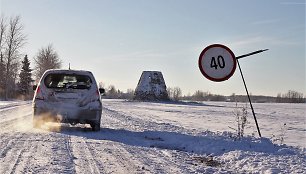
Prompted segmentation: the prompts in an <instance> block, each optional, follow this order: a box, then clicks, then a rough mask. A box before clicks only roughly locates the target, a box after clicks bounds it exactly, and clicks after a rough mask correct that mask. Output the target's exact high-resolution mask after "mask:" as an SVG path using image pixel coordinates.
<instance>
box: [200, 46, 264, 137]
mask: <svg viewBox="0 0 306 174" xmlns="http://www.w3.org/2000/svg"><path fill="white" fill-rule="evenodd" d="M267 50H268V49H265V50H258V51H254V52H252V53H248V54H244V55H241V56H238V57H235V55H234V53H233V52H232V51H231V50H230V49H229V48H228V47H226V46H224V45H221V44H213V45H210V46H208V47H206V48H205V49H204V50H203V51H202V52H201V54H200V57H199V62H198V64H199V68H200V71H201V73H202V74H203V75H204V76H205V77H206V78H207V79H209V80H212V81H214V82H222V81H224V80H228V79H229V78H230V77H231V76H232V75H233V74H234V72H235V70H236V64H238V68H239V71H240V74H241V77H242V81H243V84H244V88H245V90H246V93H247V95H248V99H249V102H250V106H251V109H252V113H253V116H254V120H255V123H256V127H257V131H258V134H259V137H261V133H260V129H259V126H258V123H257V119H256V116H255V112H254V108H253V105H252V102H251V98H250V95H249V91H248V89H247V86H246V83H245V80H244V77H243V74H242V71H241V67H240V64H239V61H238V59H240V58H244V57H247V56H251V55H254V54H258V53H261V52H264V51H267Z"/></svg>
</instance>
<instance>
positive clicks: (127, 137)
mask: <svg viewBox="0 0 306 174" xmlns="http://www.w3.org/2000/svg"><path fill="white" fill-rule="evenodd" d="M51 130H52V128H51ZM54 132H58V133H62V134H66V135H71V136H78V137H83V138H86V139H88V140H101V141H112V142H118V143H122V144H125V145H129V146H135V147H146V148H158V149H169V150H177V151H184V152H189V153H195V154H199V155H204V154H205V155H222V154H224V153H227V152H230V151H236V150H237V151H247V152H261V153H267V154H274V155H286V154H287V155H288V154H289V155H294V154H297V153H298V152H297V150H298V149H296V148H294V147H290V146H286V145H281V146H280V145H276V144H273V143H272V142H271V141H270V140H269V139H267V138H254V137H244V138H242V139H241V140H234V139H233V138H231V134H230V133H223V134H216V133H213V132H210V131H206V132H203V133H202V135H188V134H182V133H178V132H166V131H143V132H136V131H130V130H124V129H110V128H102V129H101V131H99V132H92V131H91V129H90V128H89V127H85V128H82V127H69V126H66V125H62V127H61V129H60V130H59V131H54Z"/></svg>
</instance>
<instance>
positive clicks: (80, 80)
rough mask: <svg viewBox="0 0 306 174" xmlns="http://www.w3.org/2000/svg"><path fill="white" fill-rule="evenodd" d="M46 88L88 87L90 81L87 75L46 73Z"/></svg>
mask: <svg viewBox="0 0 306 174" xmlns="http://www.w3.org/2000/svg"><path fill="white" fill-rule="evenodd" d="M44 83H45V85H46V87H47V88H66V89H68V88H72V89H89V88H90V87H91V84H92V81H91V79H90V77H89V76H86V75H76V74H48V75H47V76H46V78H45V80H44Z"/></svg>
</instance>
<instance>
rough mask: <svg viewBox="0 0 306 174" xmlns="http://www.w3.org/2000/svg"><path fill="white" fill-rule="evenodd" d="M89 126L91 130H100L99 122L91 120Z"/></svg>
mask: <svg viewBox="0 0 306 174" xmlns="http://www.w3.org/2000/svg"><path fill="white" fill-rule="evenodd" d="M90 126H91V130H92V131H95V132H98V131H100V130H101V127H100V122H93V123H91V124H90Z"/></svg>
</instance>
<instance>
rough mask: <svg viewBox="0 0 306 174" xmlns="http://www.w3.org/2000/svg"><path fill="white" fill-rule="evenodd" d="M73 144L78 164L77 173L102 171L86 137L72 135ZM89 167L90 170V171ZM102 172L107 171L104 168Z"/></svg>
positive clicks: (94, 173) (75, 161) (75, 160)
mask: <svg viewBox="0 0 306 174" xmlns="http://www.w3.org/2000/svg"><path fill="white" fill-rule="evenodd" d="M71 146H72V152H73V155H74V156H73V158H74V163H75V164H76V168H75V171H76V172H77V173H84V174H85V173H86V174H87V173H92V174H96V173H100V170H99V167H98V166H97V163H96V160H95V157H94V155H93V153H92V152H91V150H90V149H89V147H88V144H87V143H86V141H85V140H84V138H78V137H71ZM88 168H89V169H90V171H88ZM100 169H101V168H100ZM102 173H105V172H103V170H102Z"/></svg>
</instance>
